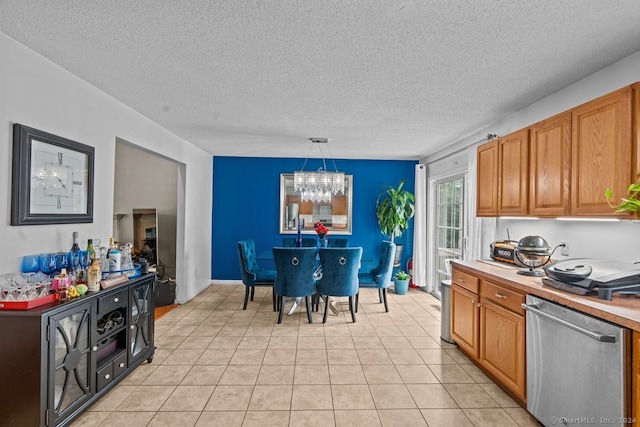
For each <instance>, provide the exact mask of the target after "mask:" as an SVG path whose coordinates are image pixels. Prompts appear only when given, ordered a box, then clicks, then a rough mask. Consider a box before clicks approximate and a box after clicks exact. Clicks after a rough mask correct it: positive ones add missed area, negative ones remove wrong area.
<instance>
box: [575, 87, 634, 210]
mask: <svg viewBox="0 0 640 427" xmlns="http://www.w3.org/2000/svg"><path fill="white" fill-rule="evenodd" d="M631 112H632V88H631V86H628V87H625V88H622V89H620V90H617V91H615V92H612V93H610V94H608V95H605V96H602V97H600V98H597V99H595V100H593V101H591V102H587V103H586V104H583V105H581V106H579V107H576V108H574V109H573V110H571V125H572V129H571V160H572V163H571V175H572V176H571V181H572V183H571V214H572V215H586V216H593V215H597V216H601V215H607V216H611V215H617V214H614V213H613V211H614V210H613V209H612V208H611V207H610V206H609V205H608V203H607V199H606V198H605V196H604V192H605V189H606V188H607V187H609V188H611V190H612V191H613V197H614V200H616V201H617V200H620V198H621V197H624V196H625V195H626V193H627V187H628V185H629V184H631V183H632V182H634V181H635V176H632V165H633V166H635V161H634V160H633V158H632V154H633V153H634V149H633V141H632V136H631V135H632V116H631ZM633 168H634V167H633ZM634 173H635V172H634ZM625 216H628V215H625Z"/></svg>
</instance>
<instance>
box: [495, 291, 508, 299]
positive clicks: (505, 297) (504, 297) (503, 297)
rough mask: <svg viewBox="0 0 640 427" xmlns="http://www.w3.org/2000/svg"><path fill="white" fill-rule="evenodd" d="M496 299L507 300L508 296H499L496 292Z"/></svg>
mask: <svg viewBox="0 0 640 427" xmlns="http://www.w3.org/2000/svg"><path fill="white" fill-rule="evenodd" d="M496 297H497V298H502V299H507V296H506V295H502V294H499V293H497V292H496Z"/></svg>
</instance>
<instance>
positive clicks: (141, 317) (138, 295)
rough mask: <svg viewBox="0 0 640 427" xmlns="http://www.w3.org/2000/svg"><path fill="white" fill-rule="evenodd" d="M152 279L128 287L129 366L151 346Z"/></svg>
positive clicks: (143, 355) (145, 353)
mask: <svg viewBox="0 0 640 427" xmlns="http://www.w3.org/2000/svg"><path fill="white" fill-rule="evenodd" d="M153 283H154V282H153V280H148V281H145V282H143V283H141V284H139V285H135V286H132V287H131V288H130V289H129V340H128V341H129V345H128V346H127V347H128V350H127V351H128V353H129V366H131V365H132V364H133V362H134V361H135V360H136V359H138V358H140V357H145V355H146V357H148V355H147V352H146V351H145V350H148V349H149V348H150V347H153V321H154V319H153V309H154V300H153Z"/></svg>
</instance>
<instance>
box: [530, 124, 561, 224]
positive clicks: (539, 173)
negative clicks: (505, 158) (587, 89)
mask: <svg viewBox="0 0 640 427" xmlns="http://www.w3.org/2000/svg"><path fill="white" fill-rule="evenodd" d="M529 153H530V155H529V168H530V170H531V174H530V178H531V179H530V182H529V213H530V214H531V215H534V216H561V215H569V214H570V212H571V200H570V190H569V186H570V183H571V113H569V112H567V113H562V114H559V115H557V116H554V117H551V118H550V119H547V120H544V121H542V122H539V123H536V124H535V125H533V126H531V147H530V151H529Z"/></svg>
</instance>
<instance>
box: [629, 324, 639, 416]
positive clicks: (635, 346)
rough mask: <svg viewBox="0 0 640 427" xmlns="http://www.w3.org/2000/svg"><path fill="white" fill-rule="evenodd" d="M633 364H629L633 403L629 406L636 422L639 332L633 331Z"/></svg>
mask: <svg viewBox="0 0 640 427" xmlns="http://www.w3.org/2000/svg"><path fill="white" fill-rule="evenodd" d="M631 346H632V348H633V356H632V357H633V362H632V364H631V366H632V368H631V372H632V378H631V381H632V386H633V389H632V391H631V398H632V399H633V403H632V404H631V406H632V407H631V414H632V417H633V418H635V419H636V420H637V419H638V418H640V332H638V331H633V344H632V345H631Z"/></svg>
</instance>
